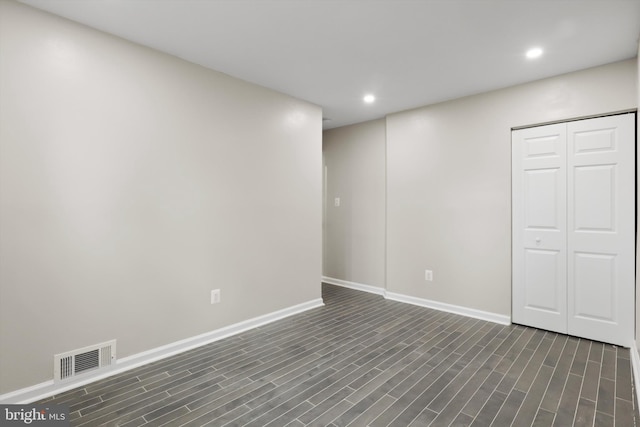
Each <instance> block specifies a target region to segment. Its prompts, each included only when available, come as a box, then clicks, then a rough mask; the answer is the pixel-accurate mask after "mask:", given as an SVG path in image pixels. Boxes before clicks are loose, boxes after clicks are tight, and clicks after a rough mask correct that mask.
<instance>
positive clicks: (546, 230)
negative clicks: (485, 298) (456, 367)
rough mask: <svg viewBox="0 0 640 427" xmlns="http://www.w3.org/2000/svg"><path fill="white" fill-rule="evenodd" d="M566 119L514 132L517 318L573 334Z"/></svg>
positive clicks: (515, 307)
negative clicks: (569, 312) (569, 309)
mask: <svg viewBox="0 0 640 427" xmlns="http://www.w3.org/2000/svg"><path fill="white" fill-rule="evenodd" d="M566 128H567V127H566V124H558V125H549V126H541V127H537V128H530V129H522V130H518V131H514V132H513V133H512V145H513V150H512V156H513V157H512V166H513V171H512V174H513V187H512V188H513V194H512V196H513V199H512V200H513V202H512V203H513V286H512V292H513V304H512V311H513V312H512V315H513V321H514V322H515V323H522V324H525V325H531V326H535V327H539V328H543V329H548V330H551V331H556V332H562V333H567V290H566V280H567V252H566V242H567V211H566V206H567V203H566V199H567V195H566V189H567V185H566V176H567V174H566V164H567V159H566Z"/></svg>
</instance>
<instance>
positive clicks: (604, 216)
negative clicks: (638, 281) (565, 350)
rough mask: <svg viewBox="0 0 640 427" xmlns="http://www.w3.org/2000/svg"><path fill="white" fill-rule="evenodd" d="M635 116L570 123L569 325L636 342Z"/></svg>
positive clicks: (598, 336)
mask: <svg viewBox="0 0 640 427" xmlns="http://www.w3.org/2000/svg"><path fill="white" fill-rule="evenodd" d="M634 129H635V127H634V116H633V115H632V114H625V115H621V116H611V117H603V118H597V119H590V120H580V121H576V122H570V123H568V124H567V130H568V131H567V138H568V141H567V166H568V168H567V172H568V192H567V193H568V200H567V206H568V224H567V225H568V236H567V237H568V238H567V252H568V281H567V292H568V301H569V305H568V311H569V318H568V322H569V323H568V331H569V333H570V334H571V335H577V336H580V337H585V338H590V339H594V340H598V341H604V342H608V343H612V344H619V345H623V346H627V347H629V346H631V345H632V344H633V336H634V332H633V330H634V329H633V328H634V327H633V325H634V301H635V293H634V289H635V285H634V284H635V277H634V271H635V215H634V214H635V149H634V145H635V144H634V140H635V138H634V136H635V135H634V132H635V131H634Z"/></svg>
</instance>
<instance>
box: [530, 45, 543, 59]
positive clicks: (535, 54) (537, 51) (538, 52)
mask: <svg viewBox="0 0 640 427" xmlns="http://www.w3.org/2000/svg"><path fill="white" fill-rule="evenodd" d="M542 52H543V50H542V49H541V48H539V47H533V48H531V49H529V50H528V51H527V58H529V59H535V58H539V57H540V56H542Z"/></svg>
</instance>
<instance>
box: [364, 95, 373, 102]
mask: <svg viewBox="0 0 640 427" xmlns="http://www.w3.org/2000/svg"><path fill="white" fill-rule="evenodd" d="M363 99H364V102H366V103H367V104H371V103H373V102H374V101H375V100H376V97H375V96H373V95H365V96H364V98H363Z"/></svg>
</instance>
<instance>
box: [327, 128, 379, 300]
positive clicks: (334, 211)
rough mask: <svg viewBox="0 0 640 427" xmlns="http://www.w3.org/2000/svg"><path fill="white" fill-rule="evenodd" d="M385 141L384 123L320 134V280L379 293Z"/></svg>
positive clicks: (338, 129)
mask: <svg viewBox="0 0 640 427" xmlns="http://www.w3.org/2000/svg"><path fill="white" fill-rule="evenodd" d="M385 139H386V138H385V120H384V119H381V120H375V121H370V122H365V123H360V124H357V125H351V126H345V127H341V128H337V129H331V130H328V131H325V132H324V134H323V141H322V151H323V156H324V162H325V166H326V168H325V173H326V177H325V183H326V189H325V197H326V200H327V203H326V205H325V228H324V233H325V235H324V270H323V274H324V275H325V276H328V277H331V278H333V279H339V280H346V281H349V282H356V283H359V284H364V285H369V286H376V287H381V288H383V287H384V280H385V277H384V274H385V273H384V272H385V260H384V257H385ZM336 197H339V198H340V202H341V203H340V206H339V207H336V206H335V203H334V200H335V198H336Z"/></svg>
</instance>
